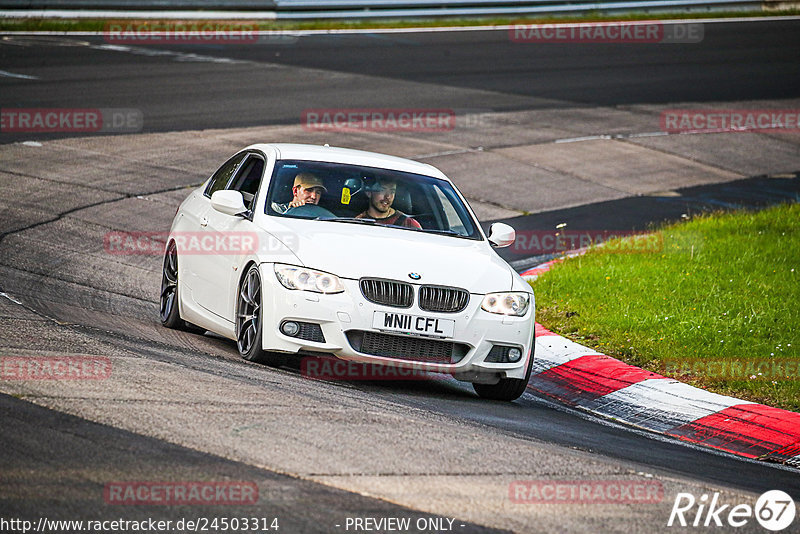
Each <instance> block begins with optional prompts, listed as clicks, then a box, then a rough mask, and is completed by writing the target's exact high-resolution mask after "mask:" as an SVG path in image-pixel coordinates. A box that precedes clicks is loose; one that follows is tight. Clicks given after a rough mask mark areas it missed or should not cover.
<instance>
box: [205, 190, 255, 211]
mask: <svg viewBox="0 0 800 534" xmlns="http://www.w3.org/2000/svg"><path fill="white" fill-rule="evenodd" d="M211 207H213V208H214V209H215V210H217V211H218V212H220V213H224V214H225V215H241V214H243V213H246V212H247V208H246V207H245V206H244V197H243V196H242V194H241V193H240V192H239V191H231V190H228V189H225V190H222V191H215V192H214V194H212V195H211Z"/></svg>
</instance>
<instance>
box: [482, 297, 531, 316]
mask: <svg viewBox="0 0 800 534" xmlns="http://www.w3.org/2000/svg"><path fill="white" fill-rule="evenodd" d="M530 303H531V296H530V293H488V294H487V295H486V296H485V297H483V302H482V303H481V308H483V309H484V310H486V311H487V312H489V313H499V314H500V315H514V316H516V317H522V316H523V315H525V313H526V312H527V311H528V306H530Z"/></svg>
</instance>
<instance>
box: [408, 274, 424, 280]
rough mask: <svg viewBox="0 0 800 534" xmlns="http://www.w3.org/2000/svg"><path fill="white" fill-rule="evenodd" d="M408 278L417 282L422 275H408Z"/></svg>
mask: <svg viewBox="0 0 800 534" xmlns="http://www.w3.org/2000/svg"><path fill="white" fill-rule="evenodd" d="M408 277H409V278H411V279H412V280H419V279H420V278H422V275H421V274H419V273H408Z"/></svg>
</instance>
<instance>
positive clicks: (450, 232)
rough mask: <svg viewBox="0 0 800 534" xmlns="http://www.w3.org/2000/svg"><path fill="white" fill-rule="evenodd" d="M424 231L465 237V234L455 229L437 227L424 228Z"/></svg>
mask: <svg viewBox="0 0 800 534" xmlns="http://www.w3.org/2000/svg"><path fill="white" fill-rule="evenodd" d="M422 231H423V232H426V233H429V234H440V235H454V236H457V237H465V236H464V234H459V233H458V232H454V231H453V230H437V229H435V228H423V229H422Z"/></svg>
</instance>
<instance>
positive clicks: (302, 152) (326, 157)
mask: <svg viewBox="0 0 800 534" xmlns="http://www.w3.org/2000/svg"><path fill="white" fill-rule="evenodd" d="M247 149H256V150H261V151H263V152H271V151H273V150H274V151H276V152H277V157H278V159H294V160H307V161H326V162H331V163H350V164H353V165H364V166H366V167H378V168H385V169H392V170H397V171H404V172H410V173H414V174H424V175H427V176H435V177H436V178H441V179H443V180H447V181H448V182H449V181H450V179H449V178H447V176H445V175H444V173H442V171H440V170H439V169H437V168H436V167H434V166H433V165H428V164H427V163H420V162H419V161H413V160H410V159H406V158H399V157H397V156H389V155H387V154H379V153H377V152H367V151H364V150H354V149H351V148H339V147H332V146H328V145H324V146H321V145H303V144H295V143H261V144H255V145H251V146H249V147H247Z"/></svg>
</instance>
